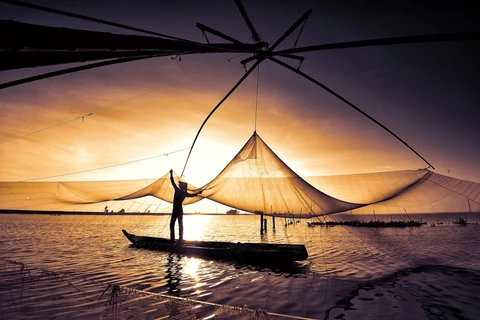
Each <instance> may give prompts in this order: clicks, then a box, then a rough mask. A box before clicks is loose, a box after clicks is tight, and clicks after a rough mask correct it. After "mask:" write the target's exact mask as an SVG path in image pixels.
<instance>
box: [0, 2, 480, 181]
mask: <svg viewBox="0 0 480 320" xmlns="http://www.w3.org/2000/svg"><path fill="white" fill-rule="evenodd" d="M41 2H42V1H39V3H41ZM43 2H44V3H41V4H43V5H46V6H52V7H55V8H59V9H63V10H69V11H74V12H78V13H80V14H85V15H92V16H94V17H98V18H102V19H107V20H111V21H117V22H121V23H125V24H129V25H134V26H138V27H141V28H145V29H153V30H154V31H158V32H162V33H167V34H170V35H174V36H179V37H183V38H188V39H191V40H195V41H204V40H203V39H202V36H201V32H200V31H199V30H198V29H196V28H195V23H196V22H201V23H204V24H206V25H209V26H211V27H214V28H218V29H219V30H221V31H222V32H225V33H227V34H230V35H232V36H233V37H236V38H239V39H240V40H242V41H245V42H249V41H250V40H249V35H248V29H247V27H246V26H245V23H244V22H243V20H242V18H241V16H240V14H239V13H238V11H237V9H236V8H235V4H234V2H233V1H231V2H230V1H225V2H207V5H203V6H202V5H194V4H191V5H190V6H185V3H187V2H181V1H180V3H177V4H175V3H169V4H168V5H167V6H166V7H163V8H161V9H160V8H159V7H157V6H156V5H154V4H152V3H151V2H149V1H144V2H143V1H137V2H130V1H121V2H118V3H115V5H114V4H113V3H104V4H102V6H98V5H96V4H95V2H89V1H87V2H85V5H84V6H78V5H75V6H73V5H72V6H69V5H67V4H65V3H63V2H59V1H43ZM189 3H190V2H189ZM280 4H281V5H279V6H274V5H271V6H269V5H267V3H262V4H256V2H254V1H244V5H245V7H246V8H247V11H248V12H251V19H252V21H253V22H254V23H255V25H256V26H257V28H258V31H259V32H260V34H261V36H262V37H264V39H265V40H266V41H267V42H269V43H273V42H274V41H275V40H276V38H277V37H278V36H280V35H281V34H282V33H283V32H284V30H286V29H287V28H288V27H289V26H290V25H291V24H292V23H293V22H294V21H295V20H296V19H297V18H298V17H299V16H300V15H301V14H303V12H305V11H306V10H307V9H308V8H310V7H313V9H314V13H313V14H312V16H311V18H310V20H309V21H308V22H307V24H306V25H305V28H304V31H303V33H302V35H301V37H300V40H299V41H300V42H299V44H298V45H297V46H304V45H312V44H321V43H328V42H338V41H349V40H362V39H366V38H379V37H385V36H396V35H407V34H412V32H414V31H416V30H418V31H417V32H415V33H438V32H448V31H458V30H459V29H461V28H466V26H467V27H469V26H470V23H473V22H470V20H467V19H468V17H466V18H465V20H464V22H465V21H466V24H460V23H459V24H458V25H454V24H452V23H451V24H450V25H448V24H441V23H440V21H442V20H441V19H440V18H442V17H443V16H439V17H438V21H437V20H435V21H437V22H438V23H430V24H427V23H421V22H418V23H412V24H410V25H409V26H405V25H404V24H402V23H401V22H402V21H403V20H402V19H400V18H398V19H397V20H396V19H395V18H393V19H392V20H388V19H386V18H385V17H386V16H388V15H392V17H395V11H392V10H393V9H391V8H384V10H385V12H383V13H382V14H381V13H380V12H379V13H375V12H368V13H363V14H362V13H361V12H360V13H358V12H357V14H353V13H352V11H351V10H353V9H350V8H349V7H348V6H345V5H334V4H333V2H330V1H325V2H321V3H317V4H315V3H312V2H309V1H304V2H302V1H300V2H299V1H295V2H294V3H293V2H291V3H284V2H280ZM133 6H134V7H133ZM149 6H153V8H152V7H149ZM113 8H114V10H113ZM132 8H135V10H133V11H132ZM287 9H289V10H287ZM396 9H397V8H395V10H396ZM379 10H380V9H379ZM389 10H390V11H389ZM0 12H1V14H0V18H1V19H10V20H17V21H23V22H28V23H39V24H47V25H54V26H60V25H61V26H68V27H72V28H88V29H91V30H101V31H109V32H118V33H129V32H126V31H123V30H118V29H116V28H113V27H112V28H110V27H108V29H106V28H107V27H105V26H96V25H94V24H92V23H84V22H81V21H76V20H72V19H67V18H64V17H58V16H55V15H51V14H47V13H39V12H35V11H31V10H27V9H21V8H20V9H19V8H11V6H9V5H7V4H0ZM129 12H130V13H131V14H129ZM152 12H156V13H157V14H153V13H152ZM402 13H403V14H405V12H402ZM461 14H464V12H463V11H459V12H458V13H456V12H454V13H453V15H454V16H455V15H458V16H461ZM416 17H417V15H414V16H413V17H412V19H413V18H416ZM335 18H336V19H335ZM362 19H363V22H364V23H363V24H362V23H361V22H362ZM465 25H466V26H465ZM359 26H363V28H359ZM414 27H416V28H417V29H415V30H414ZM297 35H298V33H295V34H294V36H292V37H291V38H289V39H287V40H286V41H285V43H286V44H285V45H284V46H283V47H285V48H288V47H291V46H292V43H293V41H294V40H295V38H296V36H297ZM465 52H468V54H463V53H465ZM478 52H479V51H478V43H477V44H465V43H448V44H427V45H403V46H397V47H395V46H389V47H380V48H364V49H351V50H338V51H335V52H333V51H330V52H326V51H325V52H314V53H306V54H304V55H303V56H305V58H306V61H305V62H304V63H303V64H302V67H301V70H302V71H303V72H305V73H307V74H309V75H311V76H312V77H314V78H316V79H317V80H319V81H321V82H323V83H324V84H326V85H327V86H329V87H331V88H332V89H334V90H335V91H337V92H338V93H340V94H341V95H343V96H344V97H346V98H347V99H348V100H350V101H352V102H353V103H355V104H356V105H357V106H359V107H360V108H361V109H362V110H364V111H366V112H367V113H369V114H370V115H372V116H373V117H374V118H376V119H377V120H379V121H380V122H381V123H383V124H384V125H385V126H387V127H388V128H390V129H391V130H392V131H393V132H395V133H396V134H398V135H399V136H400V137H402V138H403V139H404V140H405V141H407V142H408V143H409V144H410V145H411V146H412V147H413V148H415V149H416V150H417V151H418V152H419V153H420V154H422V155H423V156H425V157H426V158H427V159H428V160H429V161H431V162H432V164H433V165H435V166H436V168H437V172H438V173H441V174H446V175H451V176H455V177H460V178H463V179H467V180H472V181H476V182H479V181H480V172H479V170H478V163H479V161H480V151H479V149H480V148H478V146H479V145H480V144H479V143H480V130H479V129H478V124H477V122H478V119H479V116H480V108H479V107H478V105H479V104H478V103H479V101H480V99H479V96H478V90H474V89H475V88H474V84H473V81H472V80H473V73H474V71H473V70H475V68H474V66H475V65H478V62H477V61H476V60H477V58H476V57H477V56H475V55H474V54H475V53H478ZM459 56H461V57H462V60H458V59H456V58H457V57H459ZM246 57H247V56H237V55H235V54H212V55H200V56H183V57H182V59H181V61H180V60H179V59H176V60H173V59H171V58H170V57H163V58H156V59H149V60H145V61H139V62H131V63H126V64H121V65H114V66H108V67H102V68H98V69H93V70H88V71H83V72H78V73H74V74H69V75H63V76H59V77H56V78H50V79H46V80H42V81H36V82H32V83H29V84H24V85H20V86H17V87H12V88H7V89H3V90H1V91H0V111H1V117H0V159H1V167H0V180H8V181H18V180H29V179H37V178H46V177H52V178H51V179H50V180H117V179H139V178H152V177H160V176H162V175H163V174H165V173H166V172H168V171H169V170H170V169H174V170H175V171H176V172H177V173H178V174H180V173H181V172H182V169H183V167H184V165H185V161H186V157H187V152H188V151H187V150H184V149H186V148H188V147H190V146H191V145H192V142H193V139H194V137H195V134H196V133H197V131H198V129H199V127H200V125H201V123H202V122H203V120H204V119H205V117H206V116H207V115H208V113H209V112H210V111H211V110H212V109H213V108H214V107H215V106H216V104H217V103H218V102H219V101H220V100H221V99H222V98H223V97H224V95H225V94H226V93H227V92H228V91H229V90H230V88H231V87H232V86H233V85H234V84H235V83H236V82H237V81H238V79H240V77H241V76H242V75H243V74H244V70H243V68H242V67H241V65H240V63H239V61H240V60H242V59H245V58H246ZM293 63H294V64H296V62H293ZM55 68H58V67H55ZM49 70H52V68H35V69H33V68H31V69H23V70H14V71H3V72H0V82H1V83H3V82H7V81H10V80H14V79H18V78H21V77H24V76H29V75H35V74H40V73H42V72H47V71H49ZM477 70H478V69H477ZM256 91H257V71H255V72H254V73H253V74H252V75H251V76H250V77H249V78H248V79H247V80H246V81H245V82H244V83H243V84H242V85H241V86H240V88H239V89H238V90H237V91H236V92H234V93H233V94H232V96H231V97H230V98H229V99H228V100H227V101H226V102H225V103H224V104H223V105H222V106H221V107H220V108H219V109H218V110H217V112H216V113H215V114H214V115H213V116H212V118H211V119H210V120H209V122H207V124H206V126H205V128H204V129H203V131H202V133H201V134H200V136H199V139H198V141H197V143H196V145H195V147H194V149H193V151H192V156H191V158H190V160H189V162H188V165H187V168H186V171H185V179H186V180H187V181H189V182H190V183H192V184H194V185H197V186H200V185H203V184H205V183H206V182H208V181H210V180H212V179H213V178H214V177H215V176H216V175H217V174H218V173H219V172H220V171H221V170H222V169H223V168H224V167H225V165H226V164H227V163H228V162H229V161H230V160H231V159H232V158H233V156H234V155H235V154H236V153H237V152H238V151H239V150H240V149H241V147H242V146H243V144H244V143H245V142H246V141H247V140H248V139H249V137H250V136H251V135H252V133H253V131H254V130H255V126H254V124H255V108H256V106H258V118H257V119H256V124H257V127H256V130H257V132H258V134H259V135H260V136H261V137H262V139H263V140H264V141H265V142H266V143H267V144H268V145H269V146H270V147H271V148H272V149H273V150H274V152H276V153H277V155H278V156H279V157H280V158H281V159H283V160H284V162H285V163H286V164H287V165H289V166H290V168H292V169H293V170H294V171H296V172H297V173H298V174H299V175H301V176H310V175H334V174H350V173H361V172H376V171H389V170H403V169H417V168H423V167H426V166H427V165H426V164H425V163H424V162H423V161H422V160H420V159H419V158H418V157H416V156H415V155H414V154H413V153H412V152H411V151H410V150H408V149H407V148H406V147H405V146H403V145H402V144H401V143H400V142H399V141H397V140H395V139H394V138H393V137H392V136H390V135H389V134H388V133H386V132H385V131H383V130H382V129H381V128H379V127H378V126H376V125H375V124H374V123H373V122H371V121H370V120H368V119H366V118H364V117H363V116H361V115H360V114H358V113H357V112H356V111H354V110H353V109H351V108H350V107H348V106H346V105H345V104H344V103H343V102H341V101H339V100H338V99H336V98H335V97H333V96H331V95H329V94H328V93H326V92H325V91H323V90H322V89H321V88H319V87H317V86H316V85H314V84H312V83H310V82H308V81H307V80H305V79H303V78H301V77H300V76H298V75H296V74H294V73H292V72H291V71H289V70H286V69H284V68H282V67H280V66H278V65H276V64H274V63H273V62H267V63H263V64H262V65H261V67H260V73H259V82H258V92H259V93H258V97H257V94H256ZM82 116H84V118H83V120H82V118H81V117H82ZM475 119H477V120H475ZM70 120H71V121H70ZM57 124H61V125H57ZM37 131H40V132H37ZM35 132H37V133H35ZM32 133H33V134H32ZM25 135H26V136H25ZM22 136H25V137H22ZM18 137H22V138H18ZM15 138H16V139H15ZM11 139H13V140H11ZM9 140H10V141H9ZM178 150H183V151H180V152H176V151H178ZM166 154H169V155H168V156H167V155H166ZM142 159H148V160H143V161H137V160H142ZM135 161H136V162H135ZM132 162H133V163H132ZM104 167H108V168H105V169H102V170H94V171H90V170H92V169H97V168H104ZM77 172H79V173H77ZM67 173H77V174H71V175H64V174H67Z"/></svg>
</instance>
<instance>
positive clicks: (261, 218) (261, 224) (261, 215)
mask: <svg viewBox="0 0 480 320" xmlns="http://www.w3.org/2000/svg"><path fill="white" fill-rule="evenodd" d="M260 234H261V235H262V234H263V213H261V214H260Z"/></svg>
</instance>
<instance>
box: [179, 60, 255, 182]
mask: <svg viewBox="0 0 480 320" xmlns="http://www.w3.org/2000/svg"><path fill="white" fill-rule="evenodd" d="M262 61H263V60H262V59H259V60H257V61H256V62H255V63H254V64H253V66H252V67H251V68H250V69H248V71H247V72H246V73H245V74H244V75H243V77H242V78H241V79H240V80H238V82H237V84H235V85H234V86H233V88H232V89H230V91H229V92H228V93H227V94H226V95H225V97H223V99H222V100H220V102H219V103H218V104H217V105H216V106H215V108H213V110H212V111H210V113H209V114H208V116H207V117H206V118H205V120H203V123H202V125H201V126H200V129H198V132H197V135H196V136H195V139H193V143H192V146H191V147H190V151H189V152H188V156H187V160H185V165H184V166H183V170H182V174H181V175H180V177H183V174H184V173H185V168H187V163H188V159H190V155H191V154H192V150H193V146H195V142H197V139H198V136H199V135H200V132H201V131H202V129H203V127H204V126H205V124H206V123H207V121H208V119H210V117H211V116H212V114H213V113H214V112H215V111H216V110H217V109H218V108H219V107H220V106H221V105H222V103H223V102H225V100H227V98H228V97H229V96H230V95H231V94H232V93H233V91H235V90H236V89H237V88H238V87H239V86H240V84H241V83H242V82H243V80H245V79H246V78H247V77H248V76H249V75H250V73H252V71H253V70H255V68H256V67H257V66H258V65H259V64H260V62H262Z"/></svg>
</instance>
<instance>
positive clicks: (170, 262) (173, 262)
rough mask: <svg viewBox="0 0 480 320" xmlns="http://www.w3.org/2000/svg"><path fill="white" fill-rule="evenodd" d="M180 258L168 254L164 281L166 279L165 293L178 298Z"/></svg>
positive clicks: (176, 255)
mask: <svg viewBox="0 0 480 320" xmlns="http://www.w3.org/2000/svg"><path fill="white" fill-rule="evenodd" d="M181 259H182V256H180V255H178V254H174V253H169V254H168V257H167V271H166V275H165V279H167V284H166V286H167V287H168V291H167V293H168V294H169V295H172V296H176V297H179V296H180V294H181V291H182V290H181V289H180V288H179V286H180V279H181V278H182V269H183V266H182V261H181Z"/></svg>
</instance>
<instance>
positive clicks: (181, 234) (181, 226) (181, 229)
mask: <svg viewBox="0 0 480 320" xmlns="http://www.w3.org/2000/svg"><path fill="white" fill-rule="evenodd" d="M178 232H179V236H178V237H179V240H180V241H183V213H180V214H179V215H178Z"/></svg>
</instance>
